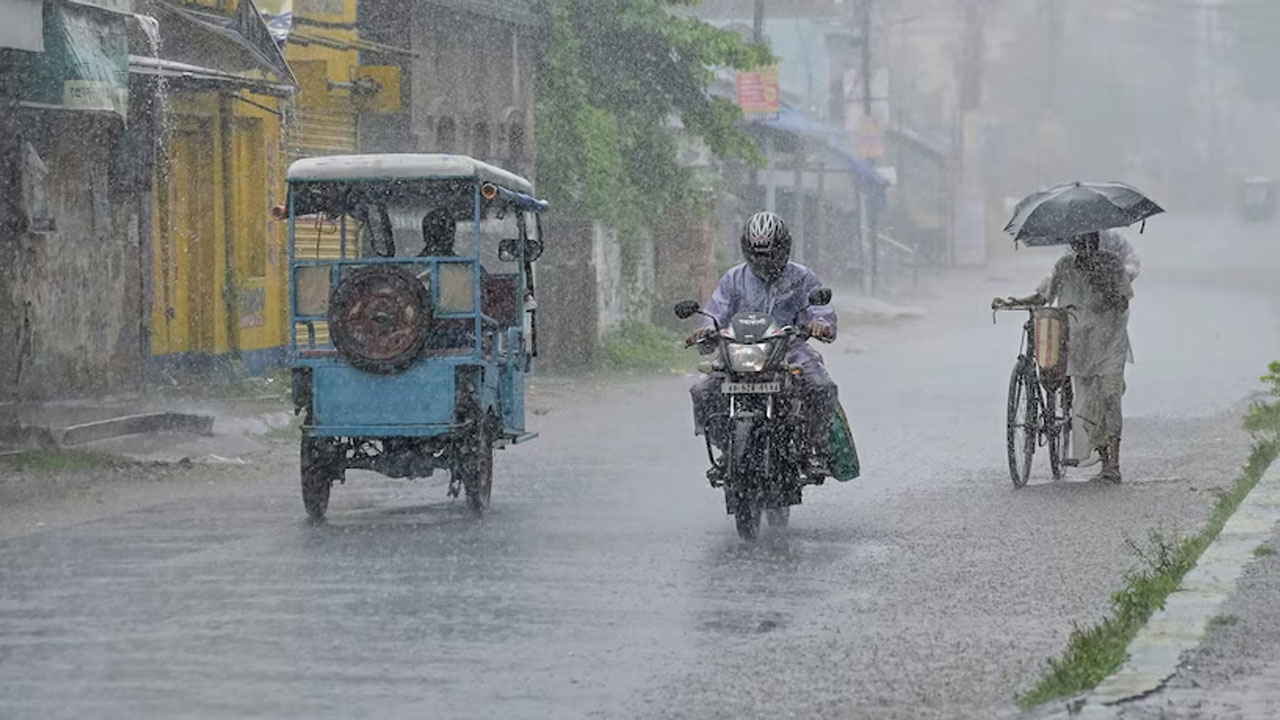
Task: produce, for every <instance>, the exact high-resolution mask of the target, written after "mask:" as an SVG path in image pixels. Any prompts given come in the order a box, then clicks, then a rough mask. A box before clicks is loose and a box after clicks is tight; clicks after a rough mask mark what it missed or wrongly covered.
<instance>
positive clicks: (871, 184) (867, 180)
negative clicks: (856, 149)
mask: <svg viewBox="0 0 1280 720" xmlns="http://www.w3.org/2000/svg"><path fill="white" fill-rule="evenodd" d="M826 149H827V153H828V154H829V155H831V156H832V157H834V158H836V160H838V161H839V162H840V164H842V165H844V166H845V167H847V168H848V169H849V171H850V172H852V173H853V176H854V177H856V178H857V179H858V184H859V185H862V186H864V187H867V188H869V189H871V191H872V192H874V193H883V192H884V190H885V188H887V187H889V180H888V179H886V178H885V176H883V175H881V174H880V171H879V170H877V169H876V168H875V167H874V166H873V165H871V164H870V163H867V162H866V161H864V160H859V159H858V158H856V157H854V156H853V154H852V153H849V152H848V151H846V150H844V149H842V148H840V147H839V146H838V145H834V144H831V143H827V146H826Z"/></svg>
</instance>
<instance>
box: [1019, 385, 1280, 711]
mask: <svg viewBox="0 0 1280 720" xmlns="http://www.w3.org/2000/svg"><path fill="white" fill-rule="evenodd" d="M1269 370H1270V372H1269V374H1267V375H1266V376H1264V377H1263V378H1262V382H1264V383H1266V384H1267V385H1268V386H1269V389H1270V391H1271V395H1272V397H1274V398H1280V362H1276V363H1271V365H1270V366H1269ZM1244 427H1245V429H1246V430H1248V431H1249V432H1250V433H1251V434H1252V435H1253V450H1252V452H1251V453H1250V454H1249V461H1248V463H1246V464H1245V467H1244V472H1243V474H1242V475H1241V476H1240V478H1239V479H1238V480H1236V482H1235V483H1234V484H1232V486H1231V488H1230V489H1229V490H1227V491H1226V492H1224V493H1222V494H1221V495H1219V496H1218V498H1217V501H1216V503H1215V504H1214V507H1213V512H1212V513H1211V514H1210V516H1209V521H1208V522H1207V523H1205V526H1204V527H1203V528H1202V529H1201V530H1200V532H1198V533H1196V534H1195V535H1193V536H1191V537H1189V538H1167V537H1165V536H1164V535H1163V533H1161V532H1160V531H1159V530H1153V531H1151V532H1150V533H1149V534H1148V540H1149V545H1148V547H1147V548H1145V549H1144V548H1142V547H1139V546H1138V545H1137V544H1136V543H1134V542H1133V541H1132V540H1130V541H1129V547H1130V549H1131V550H1132V551H1133V552H1134V554H1136V555H1137V556H1138V558H1139V559H1140V561H1141V564H1140V566H1139V567H1138V568H1136V569H1134V570H1131V571H1130V572H1129V573H1128V574H1127V575H1126V576H1125V584H1124V587H1122V588H1121V589H1120V590H1119V591H1117V592H1116V593H1115V594H1114V595H1112V596H1111V612H1110V614H1108V615H1107V617H1106V618H1104V619H1103V620H1102V622H1100V623H1098V624H1097V625H1092V626H1089V627H1080V626H1078V625H1077V626H1076V627H1074V628H1073V629H1072V631H1071V635H1070V637H1069V638H1068V640H1067V650H1066V652H1065V653H1063V654H1062V656H1061V657H1056V658H1050V659H1049V661H1048V662H1047V664H1046V666H1045V670H1044V674H1043V675H1042V676H1041V678H1040V681H1039V682H1038V683H1037V684H1036V685H1035V687H1033V688H1031V689H1030V690H1029V691H1027V692H1026V693H1023V694H1021V695H1019V696H1018V697H1017V700H1018V702H1019V704H1021V705H1022V706H1023V708H1025V709H1031V708H1033V707H1035V706H1036V705H1041V704H1043V703H1046V702H1049V701H1050V700H1056V699H1058V698H1063V697H1069V696H1072V695H1077V694H1079V693H1083V692H1085V691H1087V690H1092V689H1093V688H1094V687H1096V686H1097V685H1098V683H1100V682H1102V681H1103V679H1105V678H1106V677H1107V676H1108V675H1110V674H1111V673H1113V672H1115V670H1116V669H1117V668H1119V667H1120V664H1121V663H1123V662H1124V661H1125V658H1126V657H1127V656H1128V648H1129V643H1130V642H1131V641H1132V640H1133V638H1134V636H1136V635H1137V634H1138V631H1139V630H1141V629H1142V626H1143V625H1145V624H1146V622H1147V620H1148V619H1149V618H1150V617H1151V614H1152V613H1154V612H1155V611H1156V610H1159V609H1161V608H1163V607H1164V601H1165V598H1167V597H1169V594H1170V593H1172V592H1173V591H1175V590H1177V589H1178V584H1179V583H1180V582H1182V577H1183V576H1184V575H1186V574H1187V572H1188V571H1189V570H1191V568H1193V567H1195V565H1196V561H1197V560H1198V559H1199V558H1200V555H1201V553H1203V552H1204V551H1205V548H1207V547H1209V544H1210V543H1212V542H1213V541H1214V539H1215V538H1217V537H1218V533H1220V532H1222V527H1223V526H1224V525H1226V523H1227V520H1228V519H1229V518H1230V517H1231V515H1232V514H1233V513H1235V511H1236V509H1237V508H1239V507H1240V503H1241V502H1243V501H1244V498H1245V496H1247V495H1248V494H1249V492H1250V491H1251V490H1253V488H1254V487H1255V486H1256V485H1257V484H1258V481H1259V480H1261V479H1262V474H1263V473H1264V472H1266V470H1267V468H1268V467H1270V465H1271V463H1272V462H1273V461H1275V459H1276V456H1277V455H1278V454H1280V401H1273V402H1270V403H1267V402H1263V403H1258V404H1257V405H1255V406H1254V407H1253V408H1252V409H1250V411H1249V412H1248V414H1247V415H1246V417H1245V420H1244ZM1271 552H1272V551H1271V548H1268V547H1265V546H1263V547H1259V548H1257V549H1255V550H1254V555H1256V556H1259V557H1261V556H1262V555H1269V554H1271ZM1215 620H1218V618H1215ZM1221 622H1225V621H1220V622H1219V625H1220V624H1221ZM1228 624H1229V623H1228ZM1210 625H1214V623H1213V621H1211V622H1210Z"/></svg>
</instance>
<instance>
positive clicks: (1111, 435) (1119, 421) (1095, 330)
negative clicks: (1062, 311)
mask: <svg viewBox="0 0 1280 720" xmlns="http://www.w3.org/2000/svg"><path fill="white" fill-rule="evenodd" d="M1100 241H1101V238H1100V236H1099V233H1098V232H1090V233H1086V234H1084V235H1079V236H1076V237H1073V238H1072V239H1071V250H1070V251H1069V252H1068V253H1066V254H1065V255H1063V256H1062V257H1061V258H1059V259H1058V261H1057V262H1056V263H1055V264H1054V267H1053V271H1052V273H1050V275H1049V276H1048V277H1047V278H1045V279H1044V281H1043V282H1041V283H1040V286H1039V287H1038V288H1037V289H1036V292H1035V294H1033V295H1031V296H1030V297H1026V298H1012V297H1010V298H996V299H995V300H993V301H992V307H993V308H1001V307H1009V306H1016V305H1057V306H1058V307H1062V308H1070V310H1071V312H1070V316H1069V317H1070V320H1069V329H1070V332H1069V334H1068V340H1067V373H1068V375H1070V376H1071V378H1072V380H1073V382H1074V385H1075V395H1076V407H1075V423H1076V427H1077V428H1078V429H1079V430H1081V431H1082V433H1083V434H1085V435H1086V436H1087V443H1073V447H1074V448H1075V453H1076V455H1077V456H1079V455H1081V454H1086V455H1087V454H1089V451H1090V450H1093V451H1096V452H1097V454H1098V455H1099V456H1100V457H1101V458H1102V471H1101V473H1099V474H1098V475H1097V477H1095V478H1094V479H1095V480H1105V481H1109V482H1114V483H1118V482H1120V480H1121V476H1120V436H1121V430H1122V426H1123V415H1122V410H1121V399H1122V398H1123V396H1124V392H1125V381H1124V371H1125V363H1126V361H1127V360H1128V359H1129V330H1128V328H1129V301H1130V300H1131V299H1132V298H1133V285H1132V281H1131V274H1130V272H1129V271H1128V270H1127V269H1126V267H1125V260H1124V259H1123V258H1121V257H1120V256H1119V255H1117V254H1116V253H1114V252H1109V251H1107V250H1103V249H1101V248H1100ZM1134 274H1136V273H1134Z"/></svg>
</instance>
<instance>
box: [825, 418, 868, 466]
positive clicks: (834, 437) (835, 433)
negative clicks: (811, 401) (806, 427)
mask: <svg viewBox="0 0 1280 720" xmlns="http://www.w3.org/2000/svg"><path fill="white" fill-rule="evenodd" d="M830 451H831V474H832V475H833V476H834V477H835V479H836V480H839V481H840V482H849V481H850V480H853V479H854V478H857V477H858V476H859V475H861V474H862V465H861V463H859V462H858V446H857V445H855V444H854V443H853V431H852V430H850V429H849V417H848V416H847V415H845V414H844V406H842V405H840V404H839V403H837V404H836V416H835V418H834V419H833V420H832V422H831V448H830Z"/></svg>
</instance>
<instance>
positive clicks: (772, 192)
mask: <svg viewBox="0 0 1280 720" xmlns="http://www.w3.org/2000/svg"><path fill="white" fill-rule="evenodd" d="M751 38H752V40H753V41H754V42H756V43H757V44H760V43H763V42H764V0H756V7H755V17H754V20H753V23H752V33H751ZM764 160H765V173H766V175H765V183H764V185H765V188H764V208H765V210H768V211H769V212H773V211H774V210H776V209H777V204H778V203H777V195H778V192H777V186H776V185H777V183H776V180H775V178H774V176H773V137H772V136H771V135H769V131H768V130H765V136H764ZM751 177H752V181H753V182H752V184H753V185H754V186H756V187H759V185H760V170H759V168H756V169H754V170H752V172H751Z"/></svg>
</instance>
